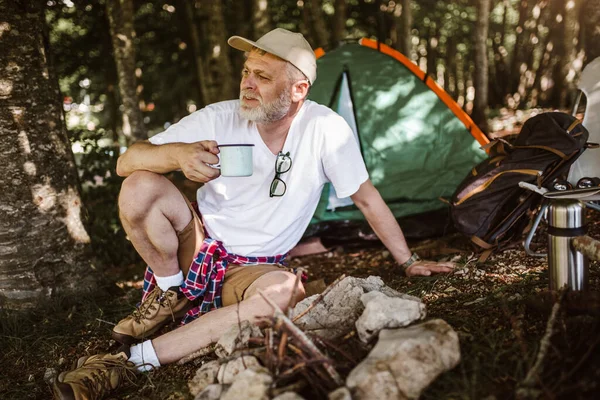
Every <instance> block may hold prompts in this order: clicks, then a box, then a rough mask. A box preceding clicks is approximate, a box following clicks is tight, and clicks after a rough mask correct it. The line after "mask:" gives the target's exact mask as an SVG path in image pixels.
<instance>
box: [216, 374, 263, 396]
mask: <svg viewBox="0 0 600 400" xmlns="http://www.w3.org/2000/svg"><path fill="white" fill-rule="evenodd" d="M272 382H273V378H272V377H271V375H269V372H268V371H267V370H266V369H265V368H263V369H261V370H260V371H253V370H251V369H247V370H245V371H242V372H240V373H239V374H238V375H237V376H236V377H235V379H234V381H233V383H232V384H231V387H230V388H229V390H228V391H227V393H225V394H224V395H222V396H221V400H241V399H243V400H268V399H269V386H270V385H271V383H272Z"/></svg>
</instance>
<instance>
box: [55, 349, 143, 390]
mask: <svg viewBox="0 0 600 400" xmlns="http://www.w3.org/2000/svg"><path fill="white" fill-rule="evenodd" d="M128 358H129V355H128V354H127V353H126V352H124V351H122V352H120V353H118V354H99V355H95V356H86V357H81V358H80V359H79V360H78V361H77V366H76V368H75V369H73V370H72V371H68V372H61V374H60V375H59V376H58V378H57V379H56V380H55V381H54V385H53V390H54V396H55V398H56V399H59V400H96V399H101V398H102V397H104V396H105V395H107V394H108V393H109V392H110V391H112V390H114V389H116V388H117V387H119V386H120V385H121V384H122V383H123V382H124V381H125V380H127V381H129V382H133V379H134V378H135V371H136V370H135V366H134V365H133V363H131V362H129V361H127V359H128Z"/></svg>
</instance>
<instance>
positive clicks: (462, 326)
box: [0, 213, 600, 400]
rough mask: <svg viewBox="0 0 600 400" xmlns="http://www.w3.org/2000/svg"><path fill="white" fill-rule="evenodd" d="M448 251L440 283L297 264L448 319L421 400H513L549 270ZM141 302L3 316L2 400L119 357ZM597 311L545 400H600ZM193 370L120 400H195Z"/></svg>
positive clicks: (579, 316)
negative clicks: (447, 351)
mask: <svg viewBox="0 0 600 400" xmlns="http://www.w3.org/2000/svg"><path fill="white" fill-rule="evenodd" d="M599 215H600V214H598V213H595V214H593V215H592V221H591V223H590V227H591V229H592V236H594V237H600V223H599V221H600V217H599ZM421 245H422V243H417V244H415V246H421ZM449 245H451V246H450V247H452V248H458V249H463V250H465V251H463V252H462V253H459V254H458V255H455V256H454V258H455V259H457V260H458V262H459V263H460V264H461V265H465V264H466V267H463V268H462V271H461V272H460V273H455V274H452V275H449V276H443V277H442V276H433V277H423V278H411V279H407V278H404V277H401V276H399V274H398V273H397V270H396V268H395V266H394V263H393V260H392V259H391V257H390V256H389V253H387V252H386V251H385V250H384V249H383V248H377V247H375V248H373V247H371V248H368V249H353V250H352V251H351V252H343V251H340V250H338V251H336V252H333V253H329V254H323V255H317V256H306V257H301V258H296V259H293V260H292V265H293V266H306V267H308V269H309V272H310V274H311V276H312V277H314V278H323V279H325V281H326V282H327V283H330V282H332V281H333V280H334V279H335V278H337V277H338V276H339V275H340V274H342V273H346V274H347V275H352V276H359V277H366V276H369V275H379V276H381V277H382V278H383V279H384V281H385V282H386V283H387V284H388V285H389V286H391V287H393V288H394V289H396V290H399V291H401V292H405V293H409V294H412V295H415V296H419V297H421V298H423V301H424V302H425V303H426V304H427V307H428V318H442V319H444V320H445V321H446V322H448V323H449V324H450V325H451V326H452V327H453V328H454V329H455V330H456V331H457V333H458V335H459V339H460V346H461V353H462V360H461V362H460V364H459V365H458V366H457V367H456V368H454V369H453V370H451V371H448V372H446V373H444V374H442V375H441V376H439V377H438V379H437V380H435V381H434V382H433V383H432V384H431V385H430V386H429V387H428V388H427V389H426V390H425V392H424V393H423V395H422V398H423V399H489V400H491V399H506V398H514V397H515V390H516V388H517V385H518V384H519V382H521V381H522V380H523V379H524V377H525V376H526V374H527V372H528V371H529V370H530V368H531V366H532V365H533V363H534V362H535V358H536V355H537V352H538V349H539V346H540V340H541V338H542V336H543V335H544V333H545V331H546V324H547V320H548V315H549V313H550V309H551V307H552V304H553V303H552V302H551V301H549V300H547V299H546V297H545V296H544V294H545V290H546V288H547V287H548V280H547V276H546V270H545V266H544V263H545V260H544V259H539V258H529V257H525V254H524V252H523V251H521V250H518V249H517V250H508V251H505V252H503V253H499V254H496V255H494V256H492V258H491V259H490V260H489V261H488V262H486V263H485V264H483V265H476V264H475V263H474V262H473V261H472V260H471V255H470V253H469V252H468V249H469V248H468V247H467V245H466V243H465V241H464V240H463V239H461V238H445V239H443V242H440V245H439V246H438V247H439V248H443V247H444V246H449ZM432 257H434V258H438V259H439V258H441V256H437V257H436V256H435V254H432ZM449 257H453V255H448V256H446V258H449ZM598 267H599V266H598V263H597V262H594V263H592V264H591V265H590V289H591V290H592V291H593V292H599V291H600V271H599V268H598ZM140 273H141V271H140ZM138 296H139V290H137V289H136V290H134V289H125V290H121V289H116V288H115V290H114V291H112V292H110V293H109V292H102V293H94V294H89V295H87V296H79V297H71V298H66V297H58V298H53V299H51V300H46V301H44V302H42V303H40V304H39V305H38V306H37V307H36V308H35V309H31V310H28V311H21V312H17V311H10V310H0V349H1V354H0V377H1V378H0V398H2V399H48V398H50V396H51V395H50V393H51V392H50V386H49V385H48V384H47V383H46V382H45V380H44V375H45V374H47V373H48V372H51V370H52V369H54V370H55V371H57V372H59V371H63V370H66V369H69V368H70V366H71V364H72V363H73V362H75V361H76V359H77V358H78V357H79V356H82V355H86V354H94V353H99V352H106V351H110V350H115V349H116V348H117V344H116V343H114V342H113V341H112V340H110V334H109V332H110V329H111V325H110V324H108V323H106V322H103V321H108V322H116V321H118V320H119V319H120V318H121V317H123V316H124V315H126V314H127V313H128V312H129V310H131V309H132V307H133V306H134V304H135V302H136V301H137V300H138ZM598 310H599V309H598V308H597V307H596V308H594V309H592V310H591V311H587V312H574V311H572V310H567V308H566V305H565V306H563V309H562V311H561V312H560V313H559V317H558V318H557V323H556V324H555V326H556V332H555V334H554V335H553V337H552V345H551V347H550V350H549V351H548V354H547V356H546V358H545V359H544V363H543V365H544V369H543V371H542V373H541V375H540V376H539V382H538V384H537V389H539V390H540V398H556V399H562V398H568V399H569V400H574V399H588V398H595V397H597V395H598V394H599V393H600V386H599V383H598V382H600V357H598V354H600V343H599V342H600V339H599V338H600V317H599V312H598ZM199 361H201V360H199ZM197 368H198V363H191V364H188V365H185V366H168V367H165V368H161V369H159V370H158V371H156V372H153V373H151V374H147V375H144V376H142V377H140V378H139V379H138V380H137V381H136V383H135V385H134V386H129V387H127V388H124V389H123V390H122V391H119V392H118V395H117V398H120V399H173V400H175V399H191V398H192V396H191V395H190V394H189V392H188V389H187V381H188V380H189V379H190V378H191V377H192V376H193V375H194V373H195V370H196V369H197Z"/></svg>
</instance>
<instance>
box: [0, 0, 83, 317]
mask: <svg viewBox="0 0 600 400" xmlns="http://www.w3.org/2000/svg"><path fill="white" fill-rule="evenodd" d="M43 4H44V3H42V2H41V1H24V0H23V1H16V0H8V1H7V0H0V69H1V70H2V71H3V72H2V75H0V126H1V127H2V129H0V304H2V303H3V306H10V307H19V306H28V305H32V304H33V303H34V301H35V300H36V299H37V298H39V297H41V296H49V295H51V294H54V293H56V292H61V291H69V290H87V289H90V288H91V287H93V285H94V275H92V271H91V270H90V262H89V260H87V259H86V257H87V256H88V255H89V254H87V251H89V247H90V246H89V242H90V238H89V236H88V234H87V232H86V230H85V227H84V225H83V223H82V207H83V206H82V204H81V198H80V196H79V185H78V178H77V172H76V168H75V163H74V159H73V154H72V153H71V144H70V142H69V139H68V137H67V134H66V131H65V128H64V121H63V114H62V104H61V103H60V100H59V99H60V94H59V92H58V82H57V80H56V77H55V76H54V75H53V73H52V72H53V71H52V70H51V69H50V68H49V65H48V57H49V55H48V53H47V51H46V49H45V47H44V39H43V26H44V23H45V21H44V14H43V7H44V6H43Z"/></svg>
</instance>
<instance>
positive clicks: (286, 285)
mask: <svg viewBox="0 0 600 400" xmlns="http://www.w3.org/2000/svg"><path fill="white" fill-rule="evenodd" d="M250 268H252V267H250ZM294 286H296V288H295V289H294ZM259 290H261V291H262V292H263V293H264V294H265V295H267V296H268V297H269V298H270V299H271V300H273V301H274V302H275V303H277V305H278V306H279V307H280V308H281V309H284V308H285V307H287V306H288V304H289V303H290V298H291V296H292V294H294V300H293V301H292V302H291V304H292V306H293V305H295V304H296V303H297V302H298V301H300V300H302V299H303V298H304V297H305V294H306V293H305V291H304V286H303V285H302V282H300V280H297V279H296V275H294V274H292V273H290V272H286V271H273V272H269V273H267V274H265V275H263V276H261V277H260V278H258V279H257V280H255V281H254V282H253V283H252V285H250V286H249V287H248V289H247V290H246V293H245V295H244V298H250V297H253V296H255V295H257V294H258V291H259Z"/></svg>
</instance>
